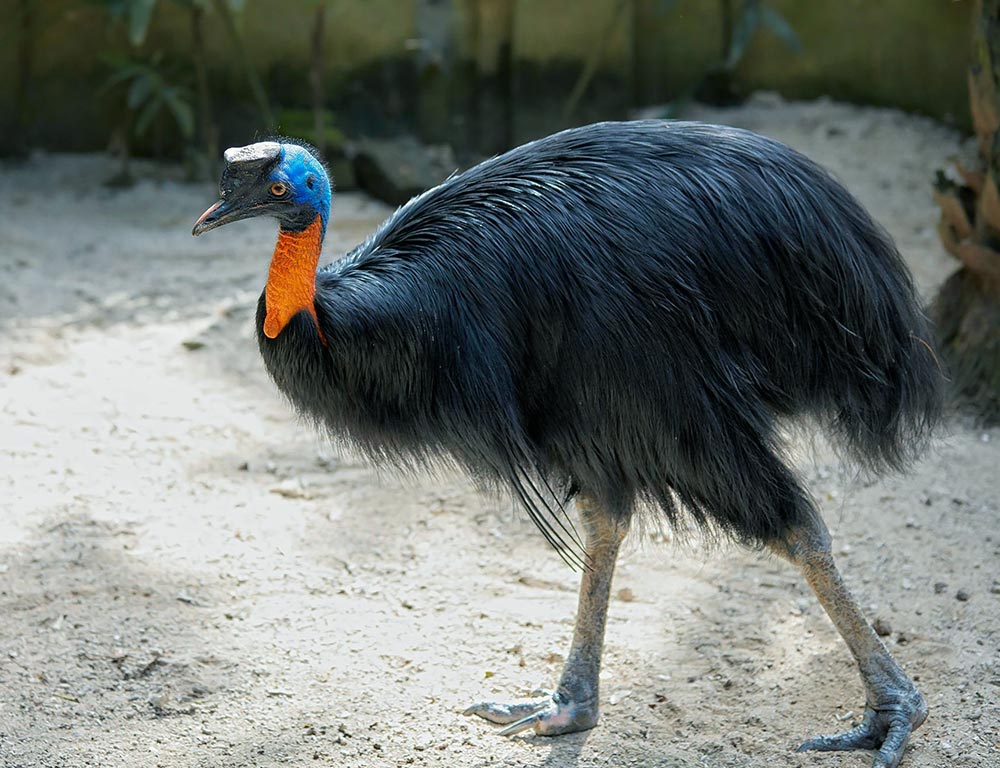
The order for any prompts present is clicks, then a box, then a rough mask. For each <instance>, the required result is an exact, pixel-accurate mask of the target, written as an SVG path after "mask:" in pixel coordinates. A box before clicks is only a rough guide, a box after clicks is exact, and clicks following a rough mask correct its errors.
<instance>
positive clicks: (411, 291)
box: [193, 121, 942, 766]
mask: <svg viewBox="0 0 1000 768" xmlns="http://www.w3.org/2000/svg"><path fill="white" fill-rule="evenodd" d="M225 159H226V163H227V165H226V168H225V171H224V173H223V176H222V182H221V191H222V199H221V200H220V201H219V202H217V203H216V204H215V205H213V206H212V207H211V208H209V209H208V210H207V211H206V212H205V213H204V215H202V217H201V218H200V219H198V222H197V223H196V224H195V227H194V232H193V233H194V234H195V235H198V234H200V233H202V232H206V231H208V230H210V229H214V228H215V227H218V226H221V225H223V224H226V223H229V222H232V221H237V220H239V219H245V218H248V217H251V216H260V215H268V216H273V217H275V218H276V219H277V220H278V223H279V226H280V232H279V235H278V243H277V246H276V248H275V250H274V255H273V258H272V260H271V266H270V272H269V274H268V279H267V286H266V288H265V289H264V293H263V295H262V296H261V298H260V303H259V305H258V310H257V331H258V340H259V345H260V352H261V354H262V356H263V358H264V363H265V365H266V367H267V370H268V372H269V373H270V375H271V377H272V378H273V380H274V382H275V383H276V384H277V386H278V388H279V389H280V390H281V391H282V392H283V393H284V395H285V396H286V397H287V398H288V399H289V400H290V401H291V403H292V404H293V405H294V406H295V408H296V409H297V410H298V411H300V412H301V413H302V414H303V415H304V416H306V417H307V418H309V419H311V420H313V421H315V422H316V423H317V424H318V425H320V426H321V427H322V428H324V429H325V430H326V431H328V432H329V433H330V434H331V435H332V436H334V437H336V438H339V439H345V440H347V441H348V442H349V443H351V444H353V445H354V446H356V447H358V448H360V449H361V450H362V451H364V452H365V453H366V454H367V455H369V456H371V457H372V458H373V459H374V460H375V461H378V462H390V463H394V464H402V465H404V466H406V467H414V466H421V465H425V464H428V463H433V462H438V461H446V462H450V463H452V464H454V465H457V466H459V467H461V468H463V469H464V470H466V471H467V472H468V473H470V474H471V475H472V476H473V477H474V478H476V479H477V480H479V481H482V482H483V483H484V484H485V485H493V486H499V487H502V488H505V489H508V490H509V491H510V492H511V493H512V494H513V497H514V498H515V499H516V500H517V501H518V502H519V503H520V505H521V506H523V507H524V509H525V510H526V511H527V513H528V514H529V515H530V516H531V518H532V519H533V520H534V522H535V523H536V524H537V525H538V527H539V528H540V529H541V531H542V533H543V534H544V535H545V536H546V538H547V539H548V540H549V541H550V542H551V543H552V544H554V545H555V546H556V547H557V549H558V550H559V551H560V552H561V554H562V555H563V556H564V557H565V558H566V559H567V560H568V561H570V562H571V563H575V564H577V565H579V566H580V567H581V568H582V571H583V577H582V586H581V590H580V602H579V613H578V616H577V622H576V629H575V633H574V637H573V644H572V648H571V650H570V653H569V656H568V657H567V661H566V665H565V668H564V670H563V673H562V677H561V680H560V682H559V685H558V688H557V690H556V692H555V693H554V694H553V695H552V696H551V698H548V699H546V700H545V701H543V702H540V703H533V704H521V705H502V704H493V703H483V704H478V705H476V706H474V707H472V708H471V709H470V710H469V711H470V712H472V713H475V714H478V715H481V716H482V717H484V718H486V719H488V720H491V721H493V722H496V723H502V724H505V725H507V728H506V729H505V730H504V731H503V733H505V734H514V733H518V732H520V731H523V730H526V729H529V728H534V730H535V731H536V732H538V733H540V734H545V735H554V734H560V733H567V732H571V731H579V730H583V729H587V728H591V727H593V726H594V725H595V724H596V723H597V719H598V672H599V668H600V663H601V650H602V645H603V637H604V626H605V617H606V613H607V607H608V596H609V590H610V585H611V578H612V572H613V570H614V566H615V558H616V555H617V552H618V547H619V544H620V543H621V541H622V539H623V537H624V536H625V534H626V532H627V531H628V529H629V522H630V520H631V519H632V517H633V516H634V515H636V514H639V515H651V516H656V515H659V516H661V517H662V518H664V519H665V520H666V521H668V522H669V523H670V524H672V525H675V526H679V527H682V528H683V527H684V526H685V523H686V522H693V523H695V524H696V525H697V526H699V527H701V528H703V529H705V530H707V531H709V532H712V533H714V534H717V535H722V536H725V537H729V538H731V539H735V540H737V541H739V542H741V543H744V544H746V545H749V546H755V547H763V548H768V549H770V550H771V551H773V552H775V553H777V554H778V555H780V556H782V557H784V558H787V559H788V560H790V561H791V562H792V563H794V564H795V565H797V566H798V567H799V568H800V569H801V570H802V572H803V574H804V576H805V578H806V580H807V581H808V583H809V585H810V586H811V587H812V589H813V590H814V591H815V592H816V594H817V596H818V597H819V600H820V602H821V603H822V605H823V607H824V608H825V609H826V611H827V613H828V614H829V616H830V618H831V619H832V621H833V623H834V624H835V625H836V627H837V629H838V630H839V631H840V634H841V635H842V636H843V638H844V640H845V641H846V642H847V645H848V646H849V647H850V650H851V652H852V654H853V655H854V658H855V659H856V660H857V663H858V666H859V668H860V672H861V676H862V678H863V679H864V684H865V690H866V705H865V714H864V718H863V720H862V722H861V724H860V725H859V726H858V727H857V728H854V729H853V730H851V731H849V732H847V733H844V734H842V735H838V736H825V737H820V738H816V739H812V740H810V741H807V742H806V743H805V744H803V745H802V748H803V749H819V750H841V749H875V750H878V753H877V756H876V757H875V765H876V766H896V765H897V764H898V763H899V760H900V758H901V756H902V754H903V750H904V748H905V746H906V742H907V740H908V738H909V736H910V733H911V731H912V730H913V729H915V728H916V727H918V726H919V725H920V724H921V723H922V722H923V721H924V719H925V717H926V715H927V705H926V703H925V701H924V698H923V697H922V696H921V694H920V692H919V691H918V690H917V688H916V687H915V686H914V684H913V682H912V681H911V680H910V679H909V678H908V677H907V676H906V674H905V673H904V672H903V670H902V669H901V668H900V667H899V665H898V664H897V663H896V662H895V661H894V660H893V658H892V657H891V656H890V654H889V652H888V651H887V650H886V648H885V646H884V645H883V644H882V642H881V641H880V640H879V638H878V637H877V635H876V634H875V632H874V631H873V630H872V628H871V626H870V625H869V624H868V622H867V621H866V619H865V618H864V616H863V615H862V613H861V611H860V609H859V607H858V605H857V603H856V601H855V600H854V599H853V598H852V597H851V595H850V593H849V592H848V590H847V588H846V587H845V585H844V583H843V581H842V580H841V577H840V575H839V573H838V571H837V569H836V567H835V566H834V562H833V559H832V557H831V549H830V536H829V534H828V532H827V530H826V528H825V526H824V524H823V522H822V520H821V518H820V515H819V513H818V511H817V508H816V506H815V504H814V503H813V501H812V500H811V498H810V496H809V494H808V493H807V492H806V490H805V489H804V488H803V487H802V484H801V482H800V480H799V478H797V477H796V474H795V472H794V471H793V469H792V468H790V467H789V466H788V463H787V462H786V460H785V459H783V458H782V455H783V453H782V441H781V439H780V435H779V430H778V425H779V424H781V423H783V422H785V421H787V420H790V419H793V418H800V419H801V418H805V417H808V418H809V419H811V420H812V421H813V422H815V423H818V424H819V425H821V426H822V427H823V428H824V429H825V430H826V431H827V432H828V433H829V434H830V435H831V436H832V438H833V439H834V441H835V442H836V443H837V444H838V445H840V446H841V447H842V448H843V449H844V452H845V454H846V455H847V456H848V457H850V458H852V459H853V460H855V461H856V462H858V463H859V464H860V465H862V466H863V467H865V468H867V469H870V470H874V471H879V470H886V469H898V468H901V467H903V466H904V465H905V464H906V463H907V461H908V460H910V459H911V458H912V457H913V456H914V455H915V454H916V452H917V451H918V449H919V448H920V447H921V445H922V444H923V443H924V442H925V438H926V437H927V433H928V430H929V429H930V427H931V426H932V425H933V423H934V421H935V419H936V418H937V417H938V415H939V412H940V408H941V389H942V376H941V374H940V372H939V369H938V368H937V364H936V360H935V358H934V354H933V351H932V349H931V347H930V346H929V344H928V341H927V340H928V339H929V338H930V336H929V332H928V327H927V324H926V321H925V319H924V317H923V316H922V314H921V312H920V309H919V306H918V300H917V296H916V294H915V291H914V287H913V284H912V281H911V278H910V276H909V274H908V273H907V270H906V268H905V266H904V265H903V262H902V260H901V258H900V256H899V253H898V252H897V250H896V248H895V247H894V245H893V243H892V242H891V240H890V239H889V237H888V236H887V235H886V233H885V232H884V231H882V229H880V228H879V226H878V225H877V224H875V223H874V222H873V221H872V219H871V218H870V217H869V216H868V214H867V213H866V212H865V211H864V209H863V208H862V207H861V206H860V205H859V204H858V203H857V202H856V201H855V200H854V199H853V198H852V197H851V195H850V194H849V193H848V192H847V191H846V190H845V189H844V188H843V187H842V186H841V185H840V184H838V183H837V182H836V181H835V180H834V179H833V178H831V176H830V175H828V174H827V173H826V172H824V171H823V170H822V169H821V168H819V167H818V166H817V165H815V164H814V163H812V162H811V161H809V160H808V159H806V158H805V157H803V156H802V155H800V154H798V153H796V152H794V151H793V150H791V149H789V148H788V147H786V146H784V145H782V144H780V143H778V142H775V141H772V140H769V139H766V138H763V137H761V136H758V135H756V134H754V133H751V132H748V131H744V130H738V129H734V128H727V127H720V126H714V125H705V124H699V123H691V122H663V121H642V122H624V123H613V122H609V123H601V124H597V125H591V126H587V127H582V128H575V129H571V130H567V131H563V132H561V133H558V134H555V135H553V136H549V137H548V138H544V139H541V140H538V141H534V142H531V143H529V144H526V145H524V146H522V147H519V148H517V149H514V150H512V151H510V152H507V153H506V154H503V155H500V156H497V157H494V158H492V159H490V160H487V161H485V162H483V163H481V164H480V165H477V166H475V167H474V168H471V169H470V170H468V171H465V172H463V173H459V174H457V175H455V176H452V177H451V178H449V179H448V180H446V181H445V182H444V183H443V184H441V185H440V186H437V187H434V188H433V189H431V190H429V191H427V192H425V193H424V194H422V195H420V196H418V197H416V198H414V199H413V200H411V201H410V202H409V203H407V204H406V205H404V206H402V207H401V208H400V209H399V210H397V211H396V212H395V213H394V214H393V215H392V216H391V217H390V218H389V219H388V220H387V221H386V222H385V223H384V224H383V225H382V226H381V227H380V228H379V229H378V230H377V231H376V232H375V233H374V234H373V235H372V236H371V237H369V238H368V239H367V240H366V241H365V242H364V243H363V244H361V245H360V246H358V247H357V248H355V249H354V250H353V251H351V252H350V253H348V254H347V255H346V256H345V257H343V258H342V259H340V260H339V261H336V262H334V263H333V264H330V265H328V266H326V267H323V268H322V269H320V270H319V271H317V264H318V261H319V258H320V251H321V246H322V243H323V237H324V234H325V232H326V229H327V224H328V219H329V213H330V203H331V188H330V181H329V179H328V177H327V173H326V171H325V169H324V166H323V163H322V161H321V160H320V159H319V157H318V156H317V155H316V153H315V152H314V151H313V150H312V149H311V148H310V147H308V146H306V145H304V144H301V143H298V142H295V141H291V140H285V139H281V140H275V141H264V142H260V143H256V144H251V145H249V146H246V147H241V148H234V149H230V150H227V151H226V153H225ZM573 499H575V503H576V507H577V509H578V512H579V515H580V518H581V519H582V528H583V534H584V535H583V537H582V541H580V539H579V538H578V537H577V534H576V531H575V529H574V528H573V526H572V524H571V523H570V522H569V517H568V516H567V515H566V514H565V511H564V510H565V506H566V505H567V504H568V503H569V501H570V500H573Z"/></svg>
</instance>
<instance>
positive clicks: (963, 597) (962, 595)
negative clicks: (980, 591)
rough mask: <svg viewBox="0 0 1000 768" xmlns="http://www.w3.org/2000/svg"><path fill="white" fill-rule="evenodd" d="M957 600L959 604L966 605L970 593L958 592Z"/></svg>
mask: <svg viewBox="0 0 1000 768" xmlns="http://www.w3.org/2000/svg"><path fill="white" fill-rule="evenodd" d="M955 599H956V600H958V601H959V602H962V603H964V602H966V601H968V599H969V593H968V592H966V591H965V590H964V589H960V590H958V592H956V593H955Z"/></svg>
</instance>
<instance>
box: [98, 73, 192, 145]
mask: <svg viewBox="0 0 1000 768" xmlns="http://www.w3.org/2000/svg"><path fill="white" fill-rule="evenodd" d="M105 62H106V63H107V65H108V66H109V67H110V69H111V75H110V76H109V77H108V79H107V80H106V81H105V82H104V85H103V87H102V88H101V90H102V92H108V91H114V90H118V89H125V91H126V92H125V105H126V107H127V109H128V110H129V112H130V113H131V114H132V115H133V118H134V119H133V121H132V123H131V130H132V133H133V135H134V136H136V137H138V138H141V137H143V136H144V135H145V134H146V132H147V131H148V130H149V127H150V125H152V124H153V123H154V122H155V121H156V119H157V118H159V117H160V116H161V115H167V116H168V117H170V119H171V121H172V122H173V124H174V125H175V126H176V128H177V130H178V131H179V132H180V134H181V136H183V137H184V138H185V139H190V138H191V137H192V136H193V135H194V108H193V106H192V103H191V93H190V91H188V89H187V88H185V87H183V86H181V85H177V84H176V83H173V82H171V81H170V80H168V79H167V75H166V74H165V72H164V70H163V68H162V67H161V57H160V56H158V55H153V56H152V57H151V58H150V59H149V61H139V60H136V59H132V58H127V57H111V56H109V57H105Z"/></svg>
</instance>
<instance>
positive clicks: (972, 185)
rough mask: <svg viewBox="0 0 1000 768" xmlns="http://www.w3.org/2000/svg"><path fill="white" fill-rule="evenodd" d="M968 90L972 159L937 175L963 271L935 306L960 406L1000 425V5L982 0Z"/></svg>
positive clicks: (946, 226) (947, 239)
mask: <svg viewBox="0 0 1000 768" xmlns="http://www.w3.org/2000/svg"><path fill="white" fill-rule="evenodd" d="M974 22H975V23H974V25H973V36H972V57H971V61H970V63H969V73H968V86H969V87H968V90H969V106H970V109H971V112H972V124H973V128H974V130H975V134H976V148H977V152H976V155H975V156H974V157H970V158H965V159H963V160H961V161H959V162H958V163H957V166H956V171H957V178H954V177H950V176H949V175H947V174H945V173H943V172H938V176H937V183H936V185H935V199H936V200H937V203H938V205H939V206H940V207H941V221H940V223H939V225H938V232H939V234H940V235H941V242H942V243H943V244H944V247H945V248H946V249H947V250H948V252H949V253H951V254H952V255H953V256H954V257H955V258H956V259H958V262H959V263H960V264H961V268H960V269H959V270H958V271H957V272H955V274H953V275H952V276H951V277H950V278H948V281H947V282H946V283H945V284H944V286H942V288H941V292H940V293H939V294H938V296H937V299H936V300H935V303H934V307H933V310H934V320H935V323H936V325H937V330H938V338H939V346H940V349H941V352H942V354H943V355H944V357H945V359H946V361H947V363H948V367H949V370H950V373H951V376H952V378H953V386H952V391H953V392H954V393H955V394H956V395H957V397H958V400H959V405H962V406H969V407H971V409H972V410H973V411H974V412H975V413H976V414H977V415H978V416H979V417H980V418H981V419H982V420H983V421H985V422H987V423H992V424H997V423H1000V34H998V30H1000V0H976V7H975V16H974Z"/></svg>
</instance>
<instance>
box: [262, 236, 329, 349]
mask: <svg viewBox="0 0 1000 768" xmlns="http://www.w3.org/2000/svg"><path fill="white" fill-rule="evenodd" d="M322 247H323V222H322V220H321V219H320V217H319V216H317V217H316V218H315V219H314V220H313V223H312V224H310V225H309V226H308V227H307V228H306V229H304V230H303V231H301V232H285V231H284V230H282V231H281V233H280V234H279V235H278V244H277V245H275V246H274V256H272V257H271V269H270V271H269V272H268V274H267V287H266V288H265V289H264V304H265V306H266V307H267V316H266V317H265V318H264V335H265V336H267V337H268V338H269V339H275V338H277V337H278V334H279V333H281V332H282V331H283V330H284V328H285V326H286V325H288V321H289V320H291V319H292V318H293V317H295V315H297V314H298V313H299V312H301V311H302V310H305V311H306V312H308V313H309V314H310V315H312V319H313V322H314V323H316V330H317V331H319V332H320V333H319V335H320V338H321V339H323V332H322V331H321V330H320V327H319V321H318V319H317V318H316V305H315V303H314V300H315V298H316V266H317V265H318V264H319V254H320V251H321V250H322ZM323 343H324V344H325V343H326V340H325V339H324V340H323Z"/></svg>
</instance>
